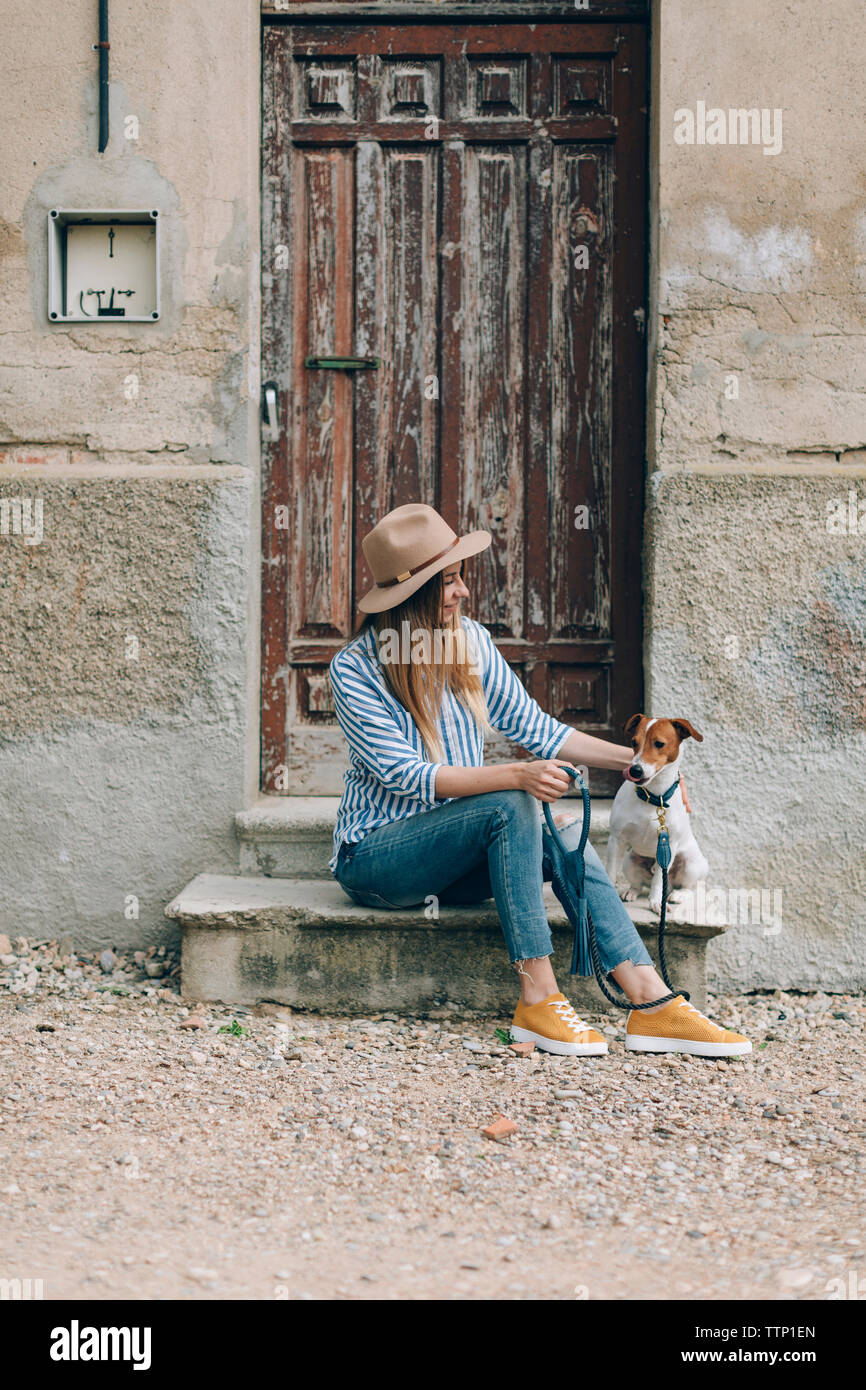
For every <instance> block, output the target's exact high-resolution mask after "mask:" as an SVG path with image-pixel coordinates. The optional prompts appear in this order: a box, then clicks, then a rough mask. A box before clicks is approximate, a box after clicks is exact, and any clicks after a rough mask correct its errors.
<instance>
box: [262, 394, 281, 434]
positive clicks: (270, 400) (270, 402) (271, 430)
mask: <svg viewBox="0 0 866 1390" xmlns="http://www.w3.org/2000/svg"><path fill="white" fill-rule="evenodd" d="M262 412H263V415H264V421H265V429H264V435H265V439H268V440H270V442H271V443H272V444H276V443H277V442H278V440H279V438H280V411H279V405H278V403H277V383H276V382H275V381H266V382H265V384H264V386H263V387H262Z"/></svg>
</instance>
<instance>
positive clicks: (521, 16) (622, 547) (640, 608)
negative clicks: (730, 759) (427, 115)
mask: <svg viewBox="0 0 866 1390" xmlns="http://www.w3.org/2000/svg"><path fill="white" fill-rule="evenodd" d="M650 9H651V5H650V0H616V2H614V0H611V2H610V3H605V2H604V0H593V3H592V9H591V10H587V11H582V10H575V8H574V4H573V3H571V4H567V3H566V4H564V3H552V4H551V3H548V4H544V3H540V4H539V3H519V2H518V3H509V0H504V2H502V3H499V4H495V5H494V6H493V7H492V9H490V10H488V11H487V12H486V13H485V14H483V15H480V14H478V12H477V10H478V6H477V4H476V3H472V0H464V2H463V3H461V0H456V3H448V0H445V3H441V4H436V3H435V0H430V3H423V0H422V3H414V4H403V3H401V0H373V2H372V3H370V2H369V0H358V3H357V4H353V3H351V0H341V2H340V3H336V4H335V3H332V2H331V0H320V3H305V0H300V3H295V0H263V3H262V40H261V44H262V46H261V51H262V76H261V85H262V91H263V94H264V82H265V79H266V65H265V62H264V54H265V43H266V39H267V31H268V29H269V28H271V27H276V26H279V27H282V26H283V25H295V24H298V23H301V24H303V25H304V26H305V27H306V26H307V25H311V24H313V23H314V22H315V21H316V20H318V21H319V23H320V24H322V26H323V27H325V26H327V27H328V28H330V27H332V26H333V25H335V24H337V23H338V22H339V21H340V20H341V19H342V20H343V21H344V22H347V23H357V22H358V21H359V20H363V19H369V20H371V21H375V22H376V23H378V24H390V23H394V24H400V23H401V22H402V23H413V22H414V23H423V22H430V23H435V24H441V23H442V22H443V21H445V22H447V20H449V19H452V20H453V21H454V22H455V23H472V24H474V25H475V24H477V25H481V24H484V25H486V24H490V25H494V24H497V23H503V22H505V23H508V22H509V21H510V22H511V23H518V22H523V23H525V22H531V21H533V20H536V19H544V20H553V19H560V20H562V19H568V20H569V22H571V23H575V24H581V23H588V24H596V23H599V22H605V21H607V22H611V21H613V20H619V21H622V22H625V23H635V24H636V25H637V24H639V25H640V26H641V27H643V28H644V29H645V31H646V41H645V59H646V63H645V82H644V89H645V101H646V106H645V108H642V110H643V111H644V121H643V137H644V138H643V151H642V158H641V160H640V161H638V163H637V164H636V168H637V169H638V171H639V179H640V189H639V195H638V196H637V197H636V198H635V200H634V204H633V206H634V207H635V208H637V209H639V210H640V211H639V215H640V216H641V217H642V219H643V227H642V228H641V234H642V236H643V240H644V256H643V263H642V264H639V263H638V262H637V261H635V260H633V259H632V260H630V261H627V262H623V264H622V268H623V269H624V270H625V272H626V274H625V275H624V276H623V275H620V276H618V277H617V278H616V281H615V286H614V298H613V327H614V333H613V344H614V351H613V360H612V367H611V379H612V381H613V383H614V388H615V389H614V400H613V407H612V410H613V416H612V428H613V438H614V439H616V437H617V435H618V434H619V435H620V436H623V435H624V436H625V437H626V438H625V442H623V440H622V438H621V439H620V448H624V449H625V450H626V451H627V453H631V452H633V451H634V452H635V453H636V451H638V450H639V456H640V458H641V459H642V461H643V466H642V469H641V476H640V479H639V480H638V477H637V470H635V476H634V478H628V479H622V478H618V477H617V473H616V469H615V468H612V472H611V480H610V488H611V491H610V499H611V511H612V513H613V514H614V515H616V517H617V526H616V529H614V528H613V527H612V528H611V534H610V546H611V555H610V580H611V592H612V594H616V593H617V592H619V593H620V594H623V593H624V592H625V584H626V576H627V573H628V571H629V569H630V568H631V567H632V566H634V565H637V566H638V568H639V570H640V572H641V582H640V583H639V585H638V586H637V587H636V595H635V597H636V599H637V601H636V602H633V603H631V604H620V605H616V604H615V605H614V614H613V628H614V632H615V634H616V635H615V636H614V639H613V640H614V642H615V643H616V644H617V645H619V644H622V645H624V646H625V647H626V648H627V650H628V651H631V652H634V653H637V658H636V662H635V667H634V671H633V673H632V674H633V681H632V682H630V685H631V686H632V689H633V697H632V698H631V699H630V700H628V701H627V705H628V708H627V711H626V710H623V709H619V710H618V709H617V708H616V702H614V723H615V724H616V722H617V720H618V719H620V718H621V717H622V716H623V715H624V714H625V713H626V712H627V713H631V712H633V709H638V708H640V707H641V705H642V701H643V690H644V669H643V658H644V651H643V621H644V601H645V595H644V586H643V516H644V484H645V480H646V453H647V450H646V425H647V391H646V384H647V368H648V358H647V340H648V334H647V316H648V311H649V295H650V283H649V281H650V277H649V267H650V252H651V246H650V230H651V229H650V198H649V140H650V131H651V112H650V106H649V103H650V84H651V57H652V49H651V37H652V36H651V30H650ZM276 116H277V107H276V104H274V105H273V106H271V107H270V108H269V105H268V103H267V102H266V101H264V100H263V101H262V125H261V147H260V176H261V198H262V201H261V209H262V227H261V248H262V261H261V265H262V281H261V295H262V298H261V365H262V381H263V382H264V381H265V380H267V379H271V380H275V381H276V382H277V384H279V370H278V364H279V361H280V360H281V358H280V349H279V347H278V345H277V342H276V341H275V334H274V325H275V323H276V322H282V323H284V324H291V322H292V289H293V285H292V274H291V264H292V256H291V248H287V259H286V265H285V268H284V270H285V273H282V274H280V273H279V272H278V271H277V270H276V268H275V265H274V264H273V263H272V262H271V263H269V260H268V257H269V254H272V253H273V252H275V251H276V250H277V248H278V245H279V243H277V244H276V246H275V245H274V241H273V239H272V238H271V237H269V236H268V234H267V233H268V231H269V230H271V229H274V228H276V227H277V226H278V225H279V221H278V219H279V205H280V204H279V199H280V195H279V189H278V188H277V189H275V187H274V183H275V182H276V183H278V184H279V186H280V187H282V188H285V187H287V186H288V179H289V149H290V146H289V142H288V139H283V138H282V132H281V131H279V130H278V129H277V128H276V127H277V125H278V122H277V120H276ZM270 149H274V151H275V155H276V159H275V160H274V161H269V162H268V165H267V167H266V155H267V154H268V152H269V150H270ZM274 162H276V164H277V167H278V170H279V177H278V179H277V180H272V179H271V169H272V167H273V163H274ZM628 233H629V228H628V227H627V226H622V225H620V223H618V222H616V221H615V224H614V238H615V244H616V241H618V240H619V238H620V237H621V236H627V235H628ZM611 263H612V265H613V264H616V261H615V254H614V256H613V257H612V262H611ZM623 281H625V283H622V282H623ZM629 299H630V300H632V301H634V300H635V299H637V302H639V304H640V305H641V306H642V308H643V315H644V317H643V320H642V323H641V322H638V323H637V324H636V325H635V329H636V330H637V329H640V338H641V345H642V346H641V351H640V353H639V354H634V353H630V354H628V356H629V358H630V359H631V361H629V362H624V361H623V360H622V359H623V356H624V354H623V351H622V344H623V341H624V335H623V333H619V334H617V332H616V325H617V305H618V303H619V306H620V310H621V309H622V304H623V301H628V300H629ZM639 312H640V311H637V312H636V317H637V313H639ZM638 358H639V361H636V359H638ZM285 401H286V396H285V394H284V393H282V394H281V399H280V404H281V405H282V406H284V405H285ZM626 403H627V406H628V408H627V409H623V406H624V405H625V404H626ZM263 409H264V392H263ZM279 436H280V437H279V440H278V441H276V442H274V443H271V442H270V441H265V440H264V438H263V440H262V479H261V526H262V530H261V544H262V554H261V647H260V652H261V671H260V704H259V709H260V719H261V723H260V734H261V739H260V758H259V785H260V790H261V792H262V793H265V794H267V793H271V794H286V791H287V789H286V788H285V787H284V786H280V785H279V782H280V777H279V771H280V769H281V767H282V766H284V762H283V760H284V757H285V737H286V730H287V728H288V721H289V715H290V711H289V708H288V688H289V682H288V681H287V680H286V671H287V667H288V665H289V640H288V638H289V634H288V630H287V618H288V610H287V605H286V599H285V595H286V592H287V588H286V586H287V584H288V580H289V573H290V557H289V555H288V547H287V546H285V545H280V544H279V533H278V531H277V529H276V525H275V521H274V518H275V516H276V510H275V509H276V508H277V507H278V506H280V505H287V504H288V503H289V500H290V499H289V493H288V485H289V452H288V444H289V438H290V434H289V430H288V429H287V428H285V425H284V424H283V427H281V429H280V431H279ZM612 461H613V450H612ZM638 482H639V483H640V485H639V486H638ZM628 537H635V538H639V541H636V542H635V543H633V544H632V546H631V549H629V545H628ZM497 645H498V646H500V648H501V650H502V651H503V655H505V657H506V659H509V657H510V658H511V659H512V660H514V659H515V657H514V655H512V654H511V653H510V652H509V651H508V650H507V649H508V647H509V643H508V641H503V642H502V643H498V644H497ZM620 703H621V702H620Z"/></svg>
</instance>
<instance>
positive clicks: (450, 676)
mask: <svg viewBox="0 0 866 1390" xmlns="http://www.w3.org/2000/svg"><path fill="white" fill-rule="evenodd" d="M444 575H445V571H444V570H439V571H438V573H436V574H434V575H433V576H432V577H431V578H430V579H428V581H427V583H426V584H422V586H421V588H420V589H416V590H415V593H414V594H410V595H409V597H408V598H407V599H404V600H403V602H402V603H400V604H397V606H396V607H394V608H389V609H387V610H386V612H384V613H368V614H367V615H366V617H365V619H364V622H363V623H362V624H361V626H360V627H359V628H358V630H357V632H356V633H355V635H354V637H353V638H350V639H349V640H350V641H354V640H355V637H359V636H360V635H361V634H362V633H364V632H367V631H369V630H370V628H372V629H373V630H374V633H375V644H376V651H377V655H378V657H379V666H380V670H381V671H382V675H383V677H384V679H385V682H386V684H387V685H388V687H389V689H390V691H391V694H392V695H393V696H394V697H395V699H397V700H399V701H400V704H401V705H403V707H404V709H406V710H408V712H409V714H410V715H411V716H412V718H413V720H414V721H415V723H416V725H417V727H418V732H419V733H420V735H421V739H422V742H423V744H424V747H425V749H426V750H427V756H428V758H429V759H430V761H431V762H437V763H442V762H447V759H446V757H445V750H444V748H443V747H442V740H441V738H440V736H439V729H438V720H439V716H440V714H441V710H442V696H443V693H444V690H445V686H446V685H447V686H448V687H449V688H450V690H451V692H452V694H453V695H454V696H455V697H456V698H457V699H458V700H460V701H461V703H462V704H463V705H465V707H466V709H467V710H468V711H469V712H470V714H472V715H473V716H474V718H475V721H476V724H477V725H478V726H479V728H480V730H481V733H482V735H485V734H492V733H493V732H494V729H493V726H492V724H491V723H490V716H489V713H488V709H487V699H486V697H485V694H484V687H483V686H482V684H481V679H480V677H479V675H478V674H477V670H476V669H473V665H472V660H471V652H468V651H467V643H466V642H465V640H464V638H465V629H464V628H463V624H462V622H461V621H460V617H459V615H458V613H457V612H454V613H449V614H447V615H443V612H442V599H443V594H444V590H445V583H444ZM404 624H405V625H406V629H405V631H407V632H408V635H409V637H410V643H409V650H408V651H407V650H406V646H407V644H406V642H405V641H404V640H403V633H404ZM437 631H438V633H439V634H441V636H440V638H439V640H438V641H437V640H436V636H435V633H436V632H437ZM389 633H394V634H396V636H397V641H396V643H394V642H393V641H392V640H391V638H390V637H389V636H388V634H389ZM449 633H451V634H453V636H451V637H449V636H448V634H449ZM425 635H426V636H425ZM395 649H396V656H395V655H393V653H394V651H395ZM413 649H414V650H415V651H417V650H420V651H421V652H422V655H423V656H424V657H425V659H422V660H418V659H416V660H413V659H412V654H413ZM383 650H387V651H388V659H387V660H384V661H383V660H382V654H383ZM427 653H430V659H429V660H427V659H426V654H427ZM479 656H480V653H479ZM407 657H408V660H407V659H405V658H407Z"/></svg>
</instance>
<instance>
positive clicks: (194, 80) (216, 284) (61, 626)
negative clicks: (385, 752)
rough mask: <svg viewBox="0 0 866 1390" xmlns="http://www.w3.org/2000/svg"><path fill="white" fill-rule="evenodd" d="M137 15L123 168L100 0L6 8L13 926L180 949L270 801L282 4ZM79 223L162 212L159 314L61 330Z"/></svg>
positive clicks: (0, 410) (5, 652)
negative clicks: (264, 283)
mask: <svg viewBox="0 0 866 1390" xmlns="http://www.w3.org/2000/svg"><path fill="white" fill-rule="evenodd" d="M110 9H111V31H110V42H111V50H110V64H111V87H110V143H109V146H108V148H107V149H106V151H105V152H104V153H103V154H99V153H98V152H97V104H98V98H97V81H96V71H97V64H96V54H95V53H94V52H93V49H92V45H93V43H94V42H95V41H96V39H97V37H98V35H97V32H96V23H97V7H96V6H95V5H94V4H93V3H91V0H68V3H65V4H64V5H58V6H53V7H52V8H51V14H50V23H48V24H46V12H45V9H44V7H42V8H39V7H37V8H32V9H28V8H27V7H22V6H20V5H14V4H12V3H11V0H4V4H3V12H4V13H3V19H4V24H3V30H4V55H3V63H4V67H5V69H6V71H5V75H4V81H3V82H2V84H0V125H2V128H3V131H4V154H3V161H4V199H3V207H2V218H3V221H2V223H0V257H2V291H0V293H2V301H0V324H2V349H3V357H2V362H3V368H2V372H0V451H2V457H0V495H2V496H3V497H4V498H8V499H13V498H21V499H25V500H26V499H29V500H30V503H31V506H32V507H35V504H36V502H37V501H39V502H41V505H42V516H43V523H42V525H43V536H42V539H41V540H40V541H39V543H38V544H30V543H29V542H28V540H27V539H26V538H25V537H24V536H21V535H14V534H10V535H5V536H0V598H2V609H3V642H2V655H0V786H2V789H3V790H2V803H3V805H2V819H0V861H2V864H3V894H2V900H0V930H3V931H7V932H9V933H10V934H11V935H15V934H16V933H18V932H26V933H31V934H36V935H47V934H55V933H56V934H59V933H62V932H65V931H69V932H71V933H72V935H73V936H74V937H75V939H76V940H77V941H78V942H80V943H82V944H97V943H100V944H101V943H107V942H129V941H140V942H143V943H144V942H147V941H149V940H152V939H156V938H157V937H158V938H159V939H164V938H165V936H166V932H167V930H169V929H168V926H167V923H166V921H165V918H164V917H163V908H164V906H165V903H166V901H167V900H168V899H169V898H170V897H171V895H172V893H173V892H176V891H177V890H178V889H179V888H181V887H182V886H183V884H184V883H185V882H186V881H188V879H189V878H190V877H192V876H193V875H194V874H195V873H198V872H199V871H200V870H201V868H202V867H203V866H204V865H206V866H217V865H219V866H221V867H222V868H223V869H224V870H228V871H230V870H231V869H232V868H234V867H235V866H236V864H237V846H236V841H235V837H234V827H233V817H234V813H235V812H236V811H237V810H238V809H239V807H241V806H242V805H243V804H244V803H245V800H247V799H248V798H249V796H250V795H251V794H252V792H253V791H254V789H255V787H256V785H257V766H256V743H257V734H258V698H257V687H256V681H257V661H256V656H257V645H258V637H257V602H258V585H257V574H258V559H257V556H258V528H259V523H258V503H257V487H258V405H257V393H258V376H259V367H258V359H257V345H258V321H259V262H258V223H259V192H258V189H259V162H258V161H259V147H258V130H259V116H258V110H259V70H260V57H259V16H258V6H257V4H256V0H245V3H239V0H184V4H183V5H178V4H175V3H172V0H138V3H135V4H132V3H131V2H130V0H113V3H112V5H111V7H110ZM130 117H135V118H136V121H137V126H138V129H137V137H138V138H136V139H130V138H128V134H129V133H130V131H134V127H135V122H133V121H131V120H130V119H129V118H130ZM58 206H59V207H67V208H69V207H105V208H110V207H118V208H129V207H147V208H151V207H153V208H158V209H159V212H160V220H161V238H162V242H161V256H162V276H161V279H162V317H161V319H160V321H159V322H157V323H154V324H127V325H125V326H124V325H123V324H120V323H111V324H108V323H99V324H96V325H68V324H51V323H50V322H49V321H48V318H47V311H46V259H47V251H46V217H47V214H48V211H49V209H50V208H52V207H58ZM136 914H137V915H136Z"/></svg>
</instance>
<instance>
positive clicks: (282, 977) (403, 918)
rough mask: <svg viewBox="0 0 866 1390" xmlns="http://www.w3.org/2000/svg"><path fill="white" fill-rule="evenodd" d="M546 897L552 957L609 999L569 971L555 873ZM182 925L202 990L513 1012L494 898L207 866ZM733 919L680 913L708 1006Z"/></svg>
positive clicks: (649, 925)
mask: <svg viewBox="0 0 866 1390" xmlns="http://www.w3.org/2000/svg"><path fill="white" fill-rule="evenodd" d="M544 900H545V906H546V909H547V915H548V920H549V922H550V925H551V929H552V932H553V940H554V947H555V956H554V968H555V970H556V971H557V977H558V979H559V981H560V985H561V986H562V988H563V992H564V993H565V994H567V995H568V997H569V998H570V999H571V1000H572V1002H573V1003H574V1004H575V1006H576V1007H577V1008H584V1009H599V1008H601V1007H607V1004H606V1001H605V1000H604V998H603V996H602V995H601V993H600V991H599V990H598V987H597V986H596V984H595V981H594V980H592V979H589V980H586V979H583V978H580V977H578V976H570V975H569V974H568V969H569V965H570V963H571V941H572V936H573V932H572V928H571V925H570V923H569V922H568V919H567V917H566V915H565V913H564V912H563V910H562V907H561V906H560V903H559V901H558V899H557V898H556V897H555V895H554V893H553V890H552V887H551V885H550V884H549V883H546V884H545V885H544ZM626 907H627V910H628V912H629V914H630V916H631V918H632V921H633V922H634V923H635V925H636V927H637V929H638V931H639V933H640V935H641V937H642V938H643V940H644V942H645V943H646V945H647V947H648V949H649V951H650V954H651V955H652V957H653V959H654V960H655V959H656V940H657V936H658V929H657V923H656V919H655V918H654V917H653V916H652V914H651V913H650V911H649V907H648V905H647V904H646V903H641V902H639V901H638V902H634V903H628V904H626ZM165 911H166V916H167V917H171V918H174V919H175V920H176V921H177V922H179V923H180V926H181V930H182V936H183V961H182V985H183V992H184V994H185V995H186V996H187V997H189V998H191V999H197V1000H202V1001H206V1000H210V1001H216V1000H221V1001H222V1002H224V1003H228V1004H256V1003H263V1002H266V1001H271V1002H274V1003H281V1004H289V1005H291V1006H292V1007H293V1008H299V1009H312V1010H316V1011H320V1012H326V1013H336V1014H341V1013H347V1014H353V1013H355V1014H362V1015H363V1014H366V1013H369V1012H371V1011H377V1010H390V1011H393V1012H396V1013H411V1014H418V1013H426V1012H428V1011H430V1010H445V1011H446V1012H453V1013H455V1014H458V1015H459V1014H461V1013H464V1014H472V1013H480V1014H485V1015H488V1016H489V1015H499V1016H506V1015H509V1016H510V1013H513V1010H514V1004H515V1001H516V997H517V990H516V984H515V972H514V968H513V966H511V964H510V963H509V961H508V953H507V951H506V949H505V943H504V938H503V935H502V927H501V924H500V921H499V914H498V912H497V910H496V905H495V903H494V902H493V900H492V899H491V901H490V902H489V903H485V904H480V905H474V906H473V905H466V906H462V905H461V906H454V907H450V906H449V907H445V906H443V907H441V908H440V910H439V915H438V918H437V919H435V920H431V919H429V918H427V917H426V916H425V912H424V909H423V908H406V909H400V910H385V909H381V910H379V909H374V908H367V907H359V906H357V905H356V904H355V903H353V902H351V901H350V900H349V899H348V898H347V897H346V895H345V893H344V892H343V890H342V888H341V887H340V885H339V884H338V883H337V882H336V880H335V879H333V878H328V879H327V880H317V879H310V878H295V879H289V878H283V877H271V878H265V877H263V876H258V877H253V876H247V875H215V874H200V875H199V876H198V877H197V878H195V879H193V880H192V882H191V883H190V884H188V885H187V887H186V888H184V890H183V891H182V892H181V893H180V894H179V895H178V896H177V897H176V898H175V899H174V901H173V902H171V903H170V904H169V906H168V907H167V908H166V909H165ZM725 930H726V928H725V927H718V926H693V925H690V924H685V923H679V922H671V924H670V926H669V928H668V930H667V932H666V937H665V950H666V955H667V960H668V967H669V970H670V974H671V979H672V980H673V981H674V983H675V985H676V986H677V987H678V988H681V989H686V990H688V991H689V993H690V994H691V998H692V1002H693V1003H694V1004H695V1005H696V1006H697V1007H698V1008H703V1007H704V1006H705V1001H706V968H705V952H706V946H707V942H708V941H710V940H711V939H712V938H713V937H714V936H717V935H718V934H719V933H720V932H722V931H725Z"/></svg>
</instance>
